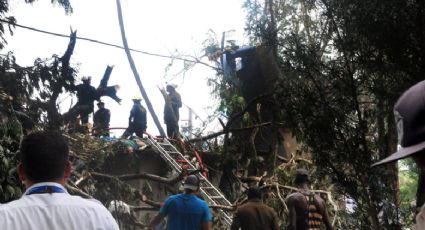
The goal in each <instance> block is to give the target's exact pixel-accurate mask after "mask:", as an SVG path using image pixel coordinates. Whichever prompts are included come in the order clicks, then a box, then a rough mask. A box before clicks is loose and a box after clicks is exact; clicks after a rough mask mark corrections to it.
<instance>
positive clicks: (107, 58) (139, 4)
mask: <svg viewBox="0 0 425 230" xmlns="http://www.w3.org/2000/svg"><path fill="white" fill-rule="evenodd" d="M70 1H71V4H72V7H73V9H74V12H73V14H72V15H65V13H64V9H62V8H60V7H58V6H54V5H52V4H51V3H50V2H51V1H47V0H43V1H41V0H39V1H37V2H36V3H34V4H32V5H29V4H25V3H24V0H14V1H11V3H10V4H11V6H10V8H11V11H10V15H13V16H15V17H16V19H17V22H18V24H22V25H25V26H30V27H35V28H38V29H43V30H47V31H51V32H56V33H62V34H69V33H70V28H72V29H74V30H77V36H80V37H87V38H92V39H96V40H99V41H103V42H108V43H113V44H117V45H120V46H121V45H122V40H121V34H120V30H119V25H118V19H117V12H116V2H115V0H90V1H86V0H70ZM121 4H122V8H123V15H124V23H125V30H126V35H127V40H128V43H129V46H130V47H131V48H133V49H137V50H143V51H147V52H151V53H159V54H165V55H169V54H171V53H175V52H176V51H178V52H179V53H182V54H188V55H194V56H200V55H202V53H201V50H202V42H203V41H204V40H205V39H206V38H207V36H206V34H207V32H208V30H210V29H211V30H213V31H214V32H216V34H217V35H218V36H221V33H222V32H224V31H229V30H236V32H235V33H233V34H234V35H233V38H234V39H236V40H237V41H238V44H240V45H243V44H244V43H246V42H247V40H246V39H244V38H243V28H244V23H245V22H244V21H245V13H244V11H243V9H242V4H243V0H179V1H176V0H155V1H146V0H145V1H143V0H122V2H121ZM220 39H221V38H220V37H218V40H220ZM7 41H8V45H7V46H6V49H5V50H3V53H4V52H6V51H9V50H12V51H14V53H15V55H16V57H17V62H18V64H20V65H24V66H30V65H32V64H33V62H34V60H35V58H37V57H41V58H49V57H51V56H52V54H59V55H62V54H63V52H64V51H65V49H66V47H67V44H68V41H69V39H67V38H59V37H54V36H51V35H46V34H41V33H37V32H33V31H29V30H26V29H21V28H16V30H15V31H14V35H13V36H12V37H8V38H7ZM132 54H133V58H134V61H135V63H136V66H137V69H138V72H139V75H140V76H141V79H142V83H143V85H144V87H145V89H146V91H147V94H148V96H149V98H150V100H151V102H152V104H153V106H154V109H155V112H156V114H157V116H158V117H159V119H160V121H161V122H162V121H163V106H164V101H163V98H162V95H161V94H160V92H159V90H158V88H157V86H163V85H164V84H165V82H171V83H175V84H177V85H178V88H177V91H178V92H179V93H180V94H181V96H182V100H183V103H184V104H186V105H188V106H190V107H192V108H193V109H194V110H195V112H196V113H197V114H199V115H200V116H201V118H202V119H205V118H206V116H207V114H212V113H213V110H214V108H211V109H208V107H214V106H215V102H214V100H213V98H212V97H211V95H210V90H209V88H208V86H207V81H206V78H207V77H211V76H214V75H215V72H214V71H212V70H211V69H209V68H207V67H204V66H202V65H198V66H197V67H195V68H194V69H193V70H192V71H190V72H187V73H186V74H185V75H184V76H183V75H182V74H179V75H177V76H175V75H176V73H179V72H180V70H181V69H182V64H183V62H181V61H175V62H174V64H175V65H174V67H173V68H171V69H170V70H169V72H166V71H165V69H166V67H167V65H168V64H169V63H170V60H169V59H164V58H158V57H154V56H148V55H143V54H139V53H132ZM71 61H72V63H73V64H74V66H75V65H76V64H78V69H79V77H82V76H84V75H90V76H92V85H93V86H95V87H97V86H98V84H99V82H100V79H101V77H102V75H103V72H104V70H105V68H106V65H108V64H110V65H114V66H115V68H114V70H113V72H112V75H111V79H110V81H109V84H110V85H113V84H119V85H120V86H121V90H120V91H119V92H118V95H119V97H121V98H122V99H123V102H122V105H121V106H120V105H118V104H117V103H115V102H114V101H113V100H111V99H109V98H107V97H104V98H103V101H105V103H106V107H107V108H109V109H110V110H111V112H112V119H111V127H126V126H127V124H128V115H129V111H130V109H131V106H132V101H131V98H132V97H133V96H134V95H140V92H139V89H138V87H137V85H136V82H135V80H134V75H133V73H132V72H131V69H130V67H129V64H128V60H127V57H126V55H125V53H124V50H121V49H117V48H112V47H107V46H103V45H99V44H95V43H90V42H86V41H81V40H77V44H76V47H75V51H74V55H73V56H72V60H71ZM203 61H205V62H208V60H207V59H204V60H203ZM211 64H212V63H211ZM68 101H69V100H68ZM75 102H76V99H73V103H74V104H75ZM142 104H144V103H143V102H142ZM61 106H62V109H63V110H64V111H66V110H67V109H68V108H69V103H68V104H67V103H62V104H61ZM180 114H181V120H185V119H187V118H188V110H187V109H185V108H184V109H181V111H180ZM195 122H196V121H195ZM184 123H185V122H184V121H183V122H180V125H181V126H182V125H184ZM163 128H164V129H165V125H164V126H163ZM148 132H150V133H152V134H158V133H159V132H158V130H157V129H156V127H155V125H154V123H153V120H152V118H151V117H149V116H148Z"/></svg>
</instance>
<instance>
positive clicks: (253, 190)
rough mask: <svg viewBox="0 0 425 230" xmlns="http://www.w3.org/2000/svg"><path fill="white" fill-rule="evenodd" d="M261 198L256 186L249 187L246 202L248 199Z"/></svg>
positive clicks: (259, 190)
mask: <svg viewBox="0 0 425 230" xmlns="http://www.w3.org/2000/svg"><path fill="white" fill-rule="evenodd" d="M262 196H263V194H262V192H261V189H260V188H259V187H258V186H251V187H249V188H248V200H249V199H255V198H257V199H261V198H262Z"/></svg>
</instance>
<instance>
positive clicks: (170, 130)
mask: <svg viewBox="0 0 425 230" xmlns="http://www.w3.org/2000/svg"><path fill="white" fill-rule="evenodd" d="M166 125H167V136H168V137H170V138H174V137H177V136H178V135H179V125H178V123H174V122H172V123H166Z"/></svg>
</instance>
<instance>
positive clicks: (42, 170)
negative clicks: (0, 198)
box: [0, 132, 119, 230]
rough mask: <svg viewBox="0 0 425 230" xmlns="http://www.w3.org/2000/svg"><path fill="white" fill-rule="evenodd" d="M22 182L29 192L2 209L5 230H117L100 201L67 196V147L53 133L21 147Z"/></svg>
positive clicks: (0, 218)
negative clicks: (65, 186)
mask: <svg viewBox="0 0 425 230" xmlns="http://www.w3.org/2000/svg"><path fill="white" fill-rule="evenodd" d="M20 151H21V163H20V164H19V165H18V167H17V169H18V175H19V179H20V180H21V181H22V182H23V183H24V184H25V187H26V188H27V189H26V191H25V193H24V195H23V196H22V197H21V198H20V199H19V200H15V201H12V202H10V203H7V204H3V205H1V206H0V225H1V227H0V228H1V229H3V230H18V229H19V230H29V229H42V230H48V229H54V230H59V229H60V230H68V229H69V230H71V229H75V230H82V229H84V230H86V229H96V230H103V229H105V230H116V229H119V228H118V225H117V223H116V221H115V219H114V218H113V217H112V215H111V213H110V212H109V211H108V210H107V209H106V208H105V207H104V206H103V205H102V204H101V203H100V202H99V201H97V200H88V199H83V198H81V197H79V196H71V195H70V194H68V192H67V191H66V189H65V188H64V185H65V183H66V181H67V179H68V178H69V176H70V174H71V162H70V161H69V160H68V153H69V150H68V145H67V143H66V142H65V140H64V139H63V137H62V136H61V135H60V134H58V133H53V132H34V133H31V134H29V135H28V136H26V137H25V138H24V139H23V140H22V143H21V147H20Z"/></svg>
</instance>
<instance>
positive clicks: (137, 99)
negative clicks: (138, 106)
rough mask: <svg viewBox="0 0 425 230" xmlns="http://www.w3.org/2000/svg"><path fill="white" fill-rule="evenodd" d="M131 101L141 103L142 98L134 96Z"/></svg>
mask: <svg viewBox="0 0 425 230" xmlns="http://www.w3.org/2000/svg"><path fill="white" fill-rule="evenodd" d="M131 100H133V101H140V100H142V98H141V97H140V96H134V97H133V98H131Z"/></svg>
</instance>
